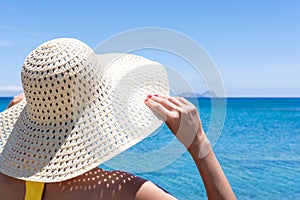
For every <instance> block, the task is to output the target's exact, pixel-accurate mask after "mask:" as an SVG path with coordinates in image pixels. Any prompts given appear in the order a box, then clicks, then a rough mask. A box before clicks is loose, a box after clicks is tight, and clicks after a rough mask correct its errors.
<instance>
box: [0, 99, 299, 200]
mask: <svg viewBox="0 0 300 200" xmlns="http://www.w3.org/2000/svg"><path fill="white" fill-rule="evenodd" d="M10 100H11V98H0V111H3V110H4V109H5V108H6V106H7V105H8V103H9V102H10ZM190 100H193V101H194V102H196V104H197V107H198V110H199V113H200V116H201V119H202V123H203V127H204V130H206V129H208V127H209V125H210V123H211V121H212V114H211V112H212V107H211V106H212V103H211V99H209V98H198V99H190ZM224 100H225V101H226V115H225V122H224V126H223V127H222V129H220V135H219V137H218V139H217V140H216V142H214V145H213V150H214V152H215V154H216V156H217V158H218V160H219V162H220V164H221V166H222V168H223V170H224V172H225V174H226V176H227V178H228V180H229V182H230V184H231V186H232V188H233V190H234V192H235V194H236V196H237V199H243V200H244V199H293V200H295V199H300V98H227V99H224ZM176 142H177V140H176V139H175V138H174V136H173V135H172V133H171V132H170V131H169V130H168V128H167V127H166V126H165V125H163V126H162V127H161V128H159V129H158V130H157V131H156V132H155V133H153V134H152V135H151V136H149V137H148V138H146V139H144V140H143V141H142V142H140V143H138V144H137V145H135V146H133V147H131V148H130V149H128V150H126V151H125V152H123V153H122V154H120V155H118V156H116V157H115V158H113V159H112V160H110V161H108V162H106V163H104V164H102V165H101V166H100V167H102V168H105V169H108V170H114V169H121V170H126V171H129V172H130V173H134V174H136V175H138V176H141V177H143V178H145V179H148V180H151V181H152V182H154V183H155V184H157V185H159V186H160V187H162V188H163V189H165V190H166V191H168V192H169V193H171V194H172V195H174V196H175V197H176V198H178V199H183V200H185V199H187V200H188V199H193V200H195V199H207V197H206V194H205V190H204V186H203V183H202V181H201V177H200V176H199V173H198V171H197V168H196V167H195V164H194V162H193V160H192V158H191V156H190V155H189V153H188V152H186V151H185V149H184V148H183V147H182V145H181V144H180V143H179V142H177V143H176ZM133 157H137V159H132V158H133Z"/></svg>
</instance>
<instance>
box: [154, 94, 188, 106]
mask: <svg viewBox="0 0 300 200" xmlns="http://www.w3.org/2000/svg"><path fill="white" fill-rule="evenodd" d="M154 96H155V97H160V98H163V99H166V100H168V101H170V102H172V103H173V104H175V105H176V106H178V107H181V106H182V103H181V102H180V101H179V100H178V99H177V97H170V96H163V95H154Z"/></svg>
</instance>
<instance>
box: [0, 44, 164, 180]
mask: <svg viewBox="0 0 300 200" xmlns="http://www.w3.org/2000/svg"><path fill="white" fill-rule="evenodd" d="M21 77H22V84H23V89H24V92H25V96H26V100H23V101H22V102H20V103H19V104H17V105H16V106H13V107H11V108H10V109H7V110H6V111H4V112H2V113H1V114H0V152H1V155H0V171H1V173H3V174H6V175H8V176H11V177H14V178H17V179H22V180H30V181H37V182H57V181H64V180H67V179H70V178H73V177H76V176H78V175H81V174H83V173H85V172H87V171H89V170H91V169H92V168H94V167H97V166H98V165H99V164H101V163H103V162H105V161H107V160H109V159H110V158H112V157H114V156H116V155H117V154H119V153H121V152H122V151H124V150H126V149H128V148H129V147H131V146H133V145H134V144H136V143H138V142H139V141H141V140H142V139H144V138H145V137H147V136H148V135H150V134H151V133H152V132H154V131H155V130H156V129H157V128H158V127H159V126H160V125H161V124H162V122H161V121H160V120H159V119H157V118H156V117H155V116H154V115H153V114H152V113H151V111H150V110H149V109H148V108H147V107H146V106H145V105H144V99H145V98H146V95H147V94H149V93H150V94H151V93H159V94H164V95H167V94H169V85H168V77H167V73H166V71H165V69H164V67H163V66H162V65H161V64H159V63H157V62H154V61H150V60H148V59H146V58H143V57H141V56H136V55H131V54H118V53H115V54H101V55H96V54H95V53H94V52H93V50H92V49H91V48H90V47H88V46H87V45H86V44H84V43H82V42H80V41H78V40H76V39H69V38H60V39H54V40H51V41H48V42H46V43H44V44H42V45H41V46H39V47H37V48H36V49H35V50H33V51H32V52H31V53H30V54H29V55H28V57H27V58H26V60H25V62H24V64H23V68H22V75H21Z"/></svg>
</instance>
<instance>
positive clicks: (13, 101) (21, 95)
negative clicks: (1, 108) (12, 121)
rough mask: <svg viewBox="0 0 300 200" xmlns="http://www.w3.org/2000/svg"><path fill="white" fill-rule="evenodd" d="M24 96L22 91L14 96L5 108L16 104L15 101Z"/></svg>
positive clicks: (19, 100)
mask: <svg viewBox="0 0 300 200" xmlns="http://www.w3.org/2000/svg"><path fill="white" fill-rule="evenodd" d="M24 98H25V94H24V93H21V94H19V95H17V96H15V97H14V98H13V99H12V100H11V102H10V103H9V105H8V107H7V108H10V107H12V106H14V105H16V104H17V103H19V102H21V101H22V100H23V99H24Z"/></svg>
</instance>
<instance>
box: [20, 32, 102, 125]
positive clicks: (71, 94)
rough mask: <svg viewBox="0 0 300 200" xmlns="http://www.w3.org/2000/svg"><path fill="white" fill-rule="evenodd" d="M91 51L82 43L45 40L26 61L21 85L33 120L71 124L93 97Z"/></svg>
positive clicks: (94, 83) (96, 78)
mask: <svg viewBox="0 0 300 200" xmlns="http://www.w3.org/2000/svg"><path fill="white" fill-rule="evenodd" d="M97 68H98V65H97V59H96V56H95V54H94V52H93V50H92V49H91V48H90V47H88V46H87V45H86V44H84V43H83V42H81V41H79V40H76V39H70V38H60V39H54V40H51V41H48V42H46V43H44V44H42V45H40V46H39V47H37V48H36V49H35V50H33V51H32V52H31V53H30V54H29V55H28V56H27V58H26V60H25V62H24V64H23V68H22V76H21V78H22V84H23V88H24V92H25V95H26V100H27V103H28V104H27V112H28V116H29V117H30V119H31V120H32V121H35V122H39V121H43V122H44V123H46V122H47V121H48V122H56V121H70V120H72V119H74V118H75V115H78V114H80V113H79V109H78V108H80V107H81V108H83V106H84V104H86V103H88V101H90V100H91V96H95V94H94V93H95V91H97V85H98V81H99V69H97Z"/></svg>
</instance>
